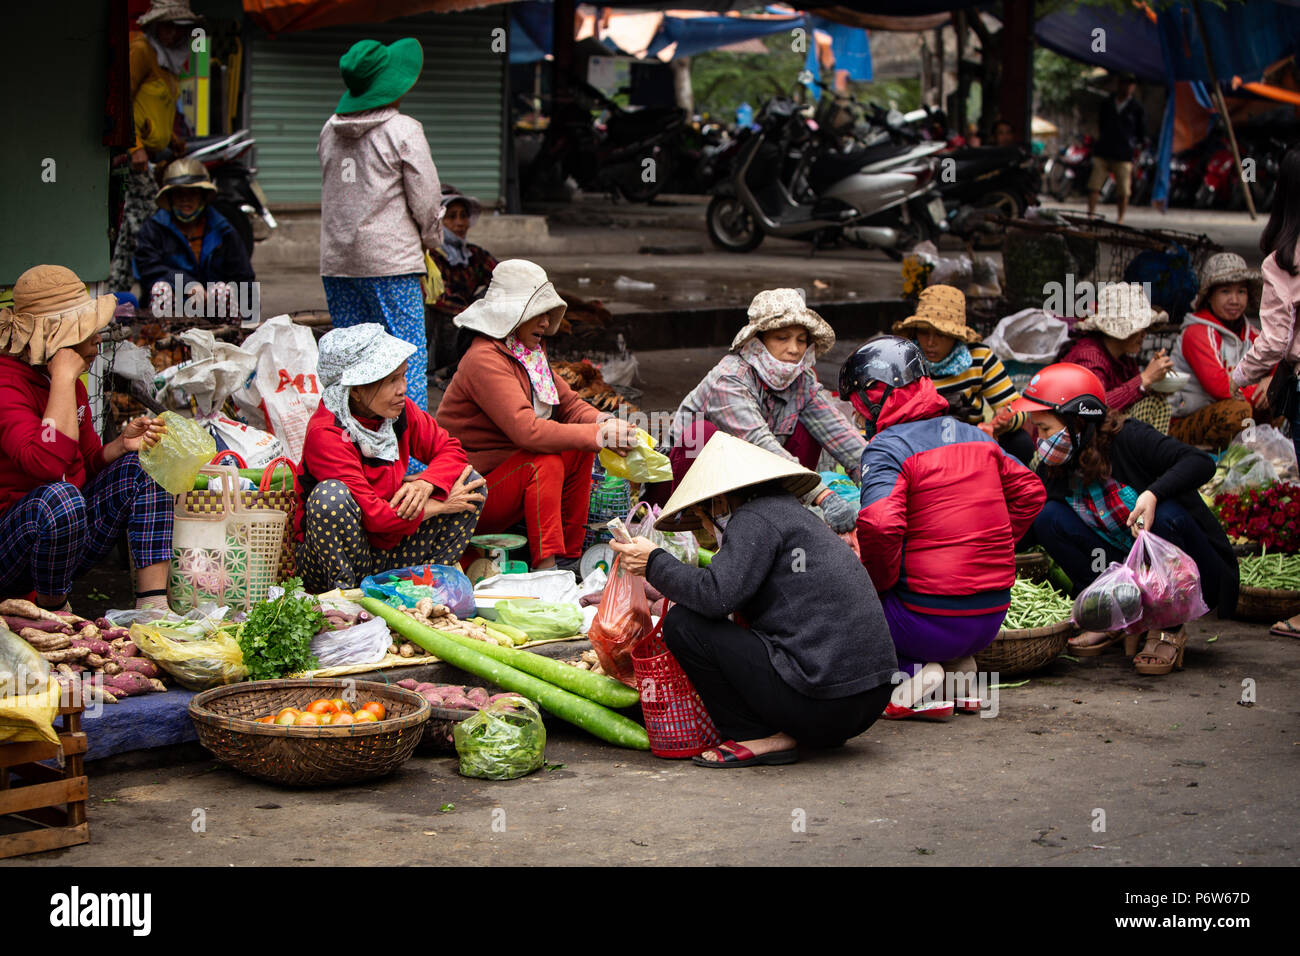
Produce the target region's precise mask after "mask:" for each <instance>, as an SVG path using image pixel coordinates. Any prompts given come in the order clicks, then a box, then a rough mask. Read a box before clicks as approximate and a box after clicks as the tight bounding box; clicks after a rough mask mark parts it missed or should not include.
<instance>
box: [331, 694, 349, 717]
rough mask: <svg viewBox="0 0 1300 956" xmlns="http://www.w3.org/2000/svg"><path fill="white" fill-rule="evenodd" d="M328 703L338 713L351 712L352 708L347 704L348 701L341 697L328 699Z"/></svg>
mask: <svg viewBox="0 0 1300 956" xmlns="http://www.w3.org/2000/svg"><path fill="white" fill-rule="evenodd" d="M330 703H331V704H333V705H334V709H335V710H336V711H338V712H339V713H340V714H350V713H352V708H351V707H349V706H348V702H347V701H346V700H344V699H343V698H342V697H335V698H334V699H333V700H331V701H330Z"/></svg>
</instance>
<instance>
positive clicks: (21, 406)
mask: <svg viewBox="0 0 1300 956" xmlns="http://www.w3.org/2000/svg"><path fill="white" fill-rule="evenodd" d="M76 394H77V422H78V424H79V425H80V433H79V436H78V437H77V438H69V437H68V436H67V435H65V434H63V433H62V432H60V431H58V430H57V429H56V428H55V427H54V426H53V425H46V424H42V418H43V417H44V415H45V406H46V405H47V404H49V401H50V377H49V376H48V375H46V374H45V372H44V370H43V369H36V368H33V367H32V366H30V365H28V364H27V363H26V362H24V361H22V360H21V359H18V358H14V357H13V356H11V355H0V514H3V513H4V512H6V511H8V510H9V509H10V508H12V507H13V506H14V505H15V504H16V503H17V502H18V500H19V499H21V498H22V497H23V496H24V495H26V494H27V493H28V492H29V491H32V490H33V489H35V488H39V487H40V486H41V485H48V484H51V483H53V482H56V481H67V482H71V483H72V484H74V485H76V486H77V487H78V488H84V487H85V485H86V482H87V481H89V480H90V479H91V478H93V477H94V476H95V475H96V474H98V473H99V472H100V471H102V470H103V468H104V444H103V442H101V441H100V440H99V435H98V434H97V433H96V432H95V426H94V424H93V422H92V420H91V414H90V401H89V399H88V397H87V395H86V387H85V386H84V385H82V384H81V381H80V379H78V381H77V385H76Z"/></svg>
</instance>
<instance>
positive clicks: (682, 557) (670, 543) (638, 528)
mask: <svg viewBox="0 0 1300 956" xmlns="http://www.w3.org/2000/svg"><path fill="white" fill-rule="evenodd" d="M642 509H644V510H645V514H644V516H642V517H639V518H638V517H637V516H638V515H639V514H640V513H641V511H642ZM662 513H663V512H662V511H661V509H660V508H659V506H658V505H652V504H649V503H648V502H645V501H639V502H637V503H636V505H635V506H633V508H632V510H631V511H630V512H628V516H627V522H626V523H627V530H628V532H629V533H630V534H631V535H632V536H633V537H638V536H639V537H643V538H649V539H650V540H651V541H653V542H654V543H655V544H656V545H658V546H659V547H661V548H663V549H664V550H665V551H667V552H668V553H669V554H671V555H672V556H673V557H674V558H676V559H677V560H678V561H680V562H682V564H687V565H690V566H691V567H695V566H696V565H698V564H699V563H700V543H699V542H698V541H696V540H695V535H693V534H691V532H689V531H672V532H663V531H660V530H658V529H657V528H655V522H656V521H658V520H659V516H660V515H661V514H662Z"/></svg>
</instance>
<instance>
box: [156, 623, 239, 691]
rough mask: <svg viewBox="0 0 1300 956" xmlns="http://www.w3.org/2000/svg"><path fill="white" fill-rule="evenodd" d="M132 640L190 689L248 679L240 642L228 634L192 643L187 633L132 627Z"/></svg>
mask: <svg viewBox="0 0 1300 956" xmlns="http://www.w3.org/2000/svg"><path fill="white" fill-rule="evenodd" d="M131 640H132V641H133V642H134V643H135V646H136V647H138V648H140V653H142V654H144V656H145V657H147V658H149V660H151V661H153V662H154V663H156V664H157V665H158V666H159V667H161V668H162V669H163V670H165V671H166V672H167V673H169V674H171V675H172V677H175V678H176V682H177V683H178V684H181V685H182V686H184V687H188V688H189V689H190V690H206V689H207V688H209V687H217V686H219V685H221V684H235V683H238V682H239V681H241V680H245V679H247V677H248V669H247V668H246V667H244V654H243V652H242V651H240V649H239V642H238V641H236V640H235V639H234V638H233V637H231V636H230V635H229V634H227V633H225V632H224V631H214V632H213V633H211V634H209V635H208V636H207V637H202V638H199V639H198V640H192V639H190V636H189V635H188V634H187V633H185V632H184V631H177V630H173V629H171V628H168V627H158V626H156V625H152V624H132V625H131Z"/></svg>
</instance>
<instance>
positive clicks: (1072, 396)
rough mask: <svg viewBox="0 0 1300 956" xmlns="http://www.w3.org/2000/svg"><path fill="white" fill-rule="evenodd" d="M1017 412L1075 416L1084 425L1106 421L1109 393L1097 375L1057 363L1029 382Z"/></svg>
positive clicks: (1014, 406)
mask: <svg viewBox="0 0 1300 956" xmlns="http://www.w3.org/2000/svg"><path fill="white" fill-rule="evenodd" d="M1011 410H1012V411H1013V412H1055V413H1056V414H1058V415H1074V416H1077V417H1078V418H1079V420H1080V421H1082V422H1100V421H1101V420H1102V419H1103V418H1105V417H1106V389H1105V387H1104V386H1103V385H1102V384H1101V379H1099V378H1098V377H1097V375H1096V373H1094V372H1092V371H1090V370H1088V369H1086V368H1084V367H1083V366H1082V365H1075V364H1074V363H1073V362H1057V363H1056V364H1055V365H1049V366H1047V368H1045V369H1043V370H1041V371H1040V372H1038V373H1037V374H1035V375H1034V377H1033V378H1031V379H1030V380H1029V384H1028V385H1026V386H1025V388H1024V390H1023V391H1022V392H1021V393H1020V398H1018V399H1016V400H1015V401H1014V402H1012V403H1011Z"/></svg>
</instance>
